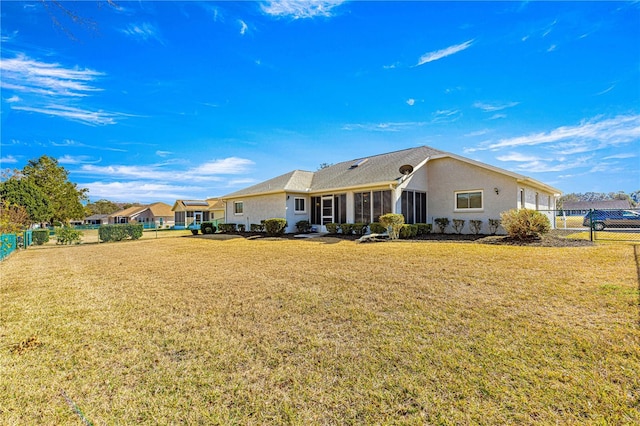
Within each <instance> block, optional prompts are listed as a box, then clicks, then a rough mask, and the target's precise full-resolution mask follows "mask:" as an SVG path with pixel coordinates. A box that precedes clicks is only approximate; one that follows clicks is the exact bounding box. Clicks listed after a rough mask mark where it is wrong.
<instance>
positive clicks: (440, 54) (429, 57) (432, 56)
mask: <svg viewBox="0 0 640 426" xmlns="http://www.w3.org/2000/svg"><path fill="white" fill-rule="evenodd" d="M472 44H473V40H468V41H465V42H464V43H460V44H456V45H453V46H449V47H447V48H444V49H440V50H436V51H433V52H428V53H425V54H424V55H422V56H421V57H420V59H418V63H417V64H416V65H415V66H416V67H418V66H420V65H424V64H426V63H428V62H433V61H437V60H439V59H442V58H446V57H447V56H451V55H454V54H456V53H458V52H462V51H463V50H465V49H468V48H469V47H471V45H472Z"/></svg>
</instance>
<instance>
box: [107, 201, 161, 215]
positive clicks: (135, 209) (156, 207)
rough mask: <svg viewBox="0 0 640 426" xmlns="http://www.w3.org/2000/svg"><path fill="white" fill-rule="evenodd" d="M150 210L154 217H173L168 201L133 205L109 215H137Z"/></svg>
mask: <svg viewBox="0 0 640 426" xmlns="http://www.w3.org/2000/svg"><path fill="white" fill-rule="evenodd" d="M146 210H149V211H151V214H152V215H153V216H154V217H173V211H171V206H170V205H169V204H166V203H153V204H149V205H145V206H131V207H129V208H128V209H124V210H120V211H117V212H115V213H112V214H110V215H109V217H129V218H132V217H135V216H138V215H139V214H141V213H142V212H144V211H146Z"/></svg>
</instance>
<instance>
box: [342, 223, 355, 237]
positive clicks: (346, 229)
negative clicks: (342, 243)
mask: <svg viewBox="0 0 640 426" xmlns="http://www.w3.org/2000/svg"><path fill="white" fill-rule="evenodd" d="M340 232H342V235H351V234H353V223H341V224H340Z"/></svg>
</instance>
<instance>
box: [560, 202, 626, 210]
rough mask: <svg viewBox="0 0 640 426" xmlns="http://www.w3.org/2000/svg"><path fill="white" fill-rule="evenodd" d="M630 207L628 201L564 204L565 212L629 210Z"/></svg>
mask: <svg viewBox="0 0 640 426" xmlns="http://www.w3.org/2000/svg"><path fill="white" fill-rule="evenodd" d="M630 207H631V204H630V203H629V201H628V200H601V201H565V202H564V203H562V208H563V209H564V210H589V209H628V208H630Z"/></svg>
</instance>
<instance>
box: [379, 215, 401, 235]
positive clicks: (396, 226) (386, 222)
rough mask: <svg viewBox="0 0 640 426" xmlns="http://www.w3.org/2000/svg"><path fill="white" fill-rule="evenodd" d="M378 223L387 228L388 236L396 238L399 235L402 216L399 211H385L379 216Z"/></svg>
mask: <svg viewBox="0 0 640 426" xmlns="http://www.w3.org/2000/svg"><path fill="white" fill-rule="evenodd" d="M380 224H381V225H382V226H384V227H385V228H386V229H387V232H388V233H389V238H391V239H392V240H397V239H398V238H399V237H400V229H401V228H402V225H404V216H403V215H401V214H399V213H387V214H383V215H382V216H380Z"/></svg>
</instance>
